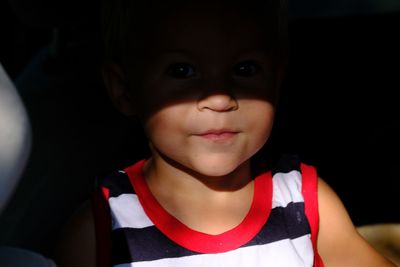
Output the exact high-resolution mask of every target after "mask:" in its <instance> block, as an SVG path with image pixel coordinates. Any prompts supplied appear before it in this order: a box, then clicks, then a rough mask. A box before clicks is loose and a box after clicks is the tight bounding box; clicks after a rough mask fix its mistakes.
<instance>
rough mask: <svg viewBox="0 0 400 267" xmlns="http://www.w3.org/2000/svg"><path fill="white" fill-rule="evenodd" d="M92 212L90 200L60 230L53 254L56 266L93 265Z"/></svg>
mask: <svg viewBox="0 0 400 267" xmlns="http://www.w3.org/2000/svg"><path fill="white" fill-rule="evenodd" d="M95 238H96V237H95V230H94V220H93V212H92V207H91V203H90V201H87V202H85V203H84V204H83V206H82V207H81V208H80V209H79V210H78V211H77V212H76V213H75V214H74V215H73V216H72V218H71V220H70V221H69V222H68V224H67V225H66V227H65V229H64V231H63V232H62V234H61V236H60V238H59V240H58V242H57V245H56V248H55V254H54V260H55V262H56V264H57V266H58V267H95V266H96V240H95Z"/></svg>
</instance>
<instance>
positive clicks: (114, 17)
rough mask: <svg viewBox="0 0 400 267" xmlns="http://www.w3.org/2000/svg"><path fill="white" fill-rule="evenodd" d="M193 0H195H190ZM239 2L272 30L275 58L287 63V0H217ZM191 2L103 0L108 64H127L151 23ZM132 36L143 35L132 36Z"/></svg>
mask: <svg viewBox="0 0 400 267" xmlns="http://www.w3.org/2000/svg"><path fill="white" fill-rule="evenodd" d="M189 1H191V0H189ZM215 1H223V2H226V4H227V7H231V6H232V5H233V4H236V5H235V6H236V7H240V8H241V10H244V11H248V12H252V13H253V14H254V15H255V16H252V17H254V18H255V19H257V20H259V22H261V23H262V24H264V25H263V26H268V28H269V29H271V33H272V34H273V35H272V39H273V40H276V42H273V43H274V51H275V52H274V58H275V59H276V60H277V62H279V64H280V65H281V64H282V65H283V66H285V65H286V61H287V54H288V51H287V50H288V36H287V32H288V29H287V0H248V1H240V0H215ZM187 2H188V1H182V0H168V1H165V0H103V8H102V26H103V29H102V31H103V41H104V53H103V55H104V63H105V64H109V63H117V64H120V65H124V64H127V62H125V61H126V59H127V58H130V57H129V56H128V55H129V54H130V53H129V50H130V49H132V48H136V49H140V48H141V46H142V45H143V44H142V43H141V40H140V39H141V38H140V36H141V35H143V34H145V31H146V29H148V27H147V26H149V25H150V24H151V25H154V24H156V23H157V22H158V21H157V19H159V20H160V19H161V17H162V16H163V15H165V14H168V12H169V11H171V10H173V9H174V8H179V7H181V6H183V5H184V3H187ZM132 35H135V36H138V37H139V38H136V39H135V38H132Z"/></svg>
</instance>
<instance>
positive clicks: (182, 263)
mask: <svg viewBox="0 0 400 267" xmlns="http://www.w3.org/2000/svg"><path fill="white" fill-rule="evenodd" d="M313 261H314V255H313V249H312V244H311V240H310V235H305V236H302V237H299V238H296V239H293V240H290V239H285V240H281V241H278V242H273V243H270V244H266V245H260V246H251V247H244V248H239V249H237V250H233V251H229V252H225V253H219V254H200V255H194V256H187V257H181V258H167V259H161V260H155V261H147V262H135V263H130V264H119V265H115V267H188V266H189V267H221V266H229V267H248V266H251V267H265V266H270V267H312V266H313Z"/></svg>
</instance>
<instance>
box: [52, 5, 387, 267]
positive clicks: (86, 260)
mask: <svg viewBox="0 0 400 267" xmlns="http://www.w3.org/2000/svg"><path fill="white" fill-rule="evenodd" d="M166 2H167V1H147V2H145V1H143V2H142V3H137V2H136V1H130V0H127V1H122V0H121V1H110V2H109V6H107V8H106V9H105V11H106V14H105V20H106V22H107V23H106V35H105V36H106V42H107V45H108V47H107V52H108V54H107V58H106V59H107V60H108V61H107V64H106V67H105V70H104V79H105V82H106V86H107V88H108V90H109V93H110V95H111V98H112V100H113V102H114V104H115V106H116V107H117V108H118V109H119V110H120V111H121V112H122V113H124V114H125V115H128V116H136V117H138V118H139V120H140V121H141V123H142V124H143V127H144V130H145V132H146V135H147V138H148V142H149V146H150V150H151V157H150V158H148V159H145V160H142V161H140V162H138V163H135V164H134V165H132V166H130V167H127V168H126V169H125V170H123V171H119V172H116V173H114V174H112V175H110V176H109V177H107V178H105V179H104V181H103V182H102V184H101V188H102V192H103V197H104V200H105V201H104V202H103V204H105V205H104V206H103V205H102V202H101V201H97V202H95V204H94V211H95V212H94V214H95V215H93V212H92V210H91V208H90V206H86V207H85V208H84V209H83V210H82V211H81V212H80V213H79V214H78V215H77V216H76V218H75V219H74V220H73V221H72V222H71V225H70V227H69V230H68V231H69V232H67V233H66V235H65V239H64V240H63V242H62V246H61V247H60V251H61V252H62V253H60V254H59V257H58V264H59V266H61V267H62V266H95V265H96V263H95V262H96V257H97V266H109V265H114V266H207V267H209V266H274V267H284V266H285V267H294V266H328V267H334V266H338V267H346V266H349V267H350V266H351V267H354V266H363V267H368V266H370V267H372V266H374V267H378V266H382V267H383V266H394V265H393V264H391V263H390V262H388V261H387V260H386V259H384V258H383V257H381V256H380V255H379V254H378V253H377V252H375V251H374V250H373V249H372V248H371V247H370V246H369V245H368V244H367V243H366V242H365V241H364V240H363V239H362V238H361V237H360V236H359V235H358V234H357V232H356V230H355V228H354V226H353V224H352V222H351V221H350V219H349V216H348V214H347V212H346V211H345V209H344V207H343V205H342V203H341V202H340V200H339V199H338V197H337V196H336V195H335V193H334V192H333V191H332V190H331V189H330V188H329V186H328V185H327V184H326V183H324V182H323V181H322V180H321V179H318V178H317V175H316V172H315V170H314V168H312V167H310V166H307V165H305V164H301V163H299V162H298V161H297V160H296V158H293V157H292V158H288V159H283V161H281V163H280V164H279V165H278V166H276V167H274V168H273V169H272V170H270V169H267V170H262V172H259V170H254V169H253V168H252V166H251V163H252V158H253V156H254V155H255V154H256V153H257V152H258V151H259V150H260V149H261V148H262V147H263V146H264V144H265V143H266V142H267V140H268V137H269V136H270V133H271V129H272V125H273V120H274V112H275V105H276V100H277V95H278V89H279V87H280V84H281V81H282V77H283V72H284V67H285V61H286V47H287V45H286V41H287V38H286V26H285V4H284V1H278V0H269V1H257V0H253V1H246V2H245V3H244V2H243V3H242V1H211V0H203V1H200V0H199V1H197V0H194V1H168V3H166ZM256 171H257V174H256ZM258 172H259V173H261V174H258ZM317 193H318V194H317ZM93 217H94V218H95V220H94V219H93ZM94 225H96V234H95V232H94V230H93V227H94ZM104 225H106V226H105V227H104ZM95 241H96V242H95ZM95 243H97V252H96V251H95V248H96V245H95ZM96 254H97V255H96Z"/></svg>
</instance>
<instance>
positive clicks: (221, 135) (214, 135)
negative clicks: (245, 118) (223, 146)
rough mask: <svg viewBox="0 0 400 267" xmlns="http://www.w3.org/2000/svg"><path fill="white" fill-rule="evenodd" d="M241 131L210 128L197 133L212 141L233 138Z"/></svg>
mask: <svg viewBox="0 0 400 267" xmlns="http://www.w3.org/2000/svg"><path fill="white" fill-rule="evenodd" d="M238 133H239V132H238V131H233V130H225V129H220V130H213V129H211V130H208V131H205V132H203V133H200V134H196V135H197V136H199V137H202V138H204V139H207V140H211V141H225V140H229V139H232V138H233V137H235V136H236V135H237V134H238Z"/></svg>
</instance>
